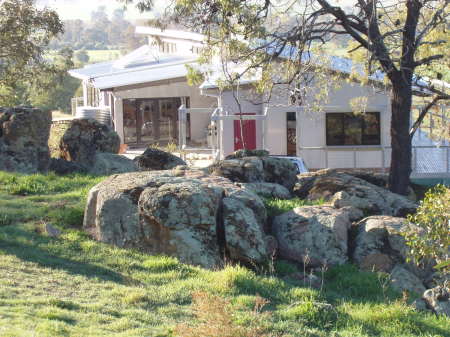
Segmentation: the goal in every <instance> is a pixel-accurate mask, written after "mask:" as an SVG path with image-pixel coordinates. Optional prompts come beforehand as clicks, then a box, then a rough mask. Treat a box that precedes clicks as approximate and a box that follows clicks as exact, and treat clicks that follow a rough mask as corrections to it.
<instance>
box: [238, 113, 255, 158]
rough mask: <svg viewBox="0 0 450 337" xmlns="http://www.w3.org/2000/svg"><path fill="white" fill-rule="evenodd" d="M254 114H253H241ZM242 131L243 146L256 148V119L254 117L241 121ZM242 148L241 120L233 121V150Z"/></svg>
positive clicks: (251, 148) (248, 148)
mask: <svg viewBox="0 0 450 337" xmlns="http://www.w3.org/2000/svg"><path fill="white" fill-rule="evenodd" d="M243 115H254V114H243ZM242 133H243V134H244V141H245V147H246V149H247V150H255V149H256V121H255V120H254V119H250V120H249V119H247V120H243V121H242ZM243 148H244V145H243V144H242V137H241V120H239V119H238V120H235V121H234V150H235V151H237V150H241V149H243Z"/></svg>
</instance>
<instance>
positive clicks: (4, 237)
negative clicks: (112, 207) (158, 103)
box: [0, 173, 450, 337]
mask: <svg viewBox="0 0 450 337" xmlns="http://www.w3.org/2000/svg"><path fill="white" fill-rule="evenodd" d="M101 179H102V178H99V177H89V176H81V175H77V176H70V177H58V176H53V175H50V176H42V175H33V176H22V175H17V174H6V173H1V174H0V193H1V194H0V214H2V215H3V214H9V215H10V216H11V220H10V221H6V222H5V223H4V224H3V225H0V336H83V337H84V336H160V337H162V336H168V337H169V336H174V334H173V332H172V331H173V329H174V327H175V326H176V325H177V324H179V323H183V322H188V323H189V322H195V318H194V316H193V311H192V294H193V292H197V291H202V292H207V293H211V294H215V295H218V296H221V297H223V298H226V299H227V300H229V301H230V303H231V305H232V308H233V311H234V313H235V317H236V324H247V322H248V319H249V317H251V313H252V311H253V307H254V305H255V302H256V301H257V299H258V296H261V297H263V298H265V299H267V300H268V301H270V302H269V303H268V304H267V305H266V306H265V309H264V312H265V313H267V314H268V316H267V318H265V320H264V324H265V326H267V327H268V329H269V335H270V336H292V337H294V336H317V337H328V336H335V337H338V336H339V337H344V336H348V337H350V336H351V337H355V336H356V337H359V336H382V337H384V336H386V337H395V336H398V337H403V336H428V337H432V336H433V337H434V336H450V334H449V332H448V326H449V325H450V319H448V318H438V317H435V316H433V315H431V314H424V313H419V312H415V311H414V310H413V309H412V307H411V306H410V305H408V304H407V303H405V301H404V300H402V297H401V295H399V294H397V293H395V292H393V291H391V290H390V289H388V288H386V287H385V286H384V278H383V275H377V274H374V273H362V272H359V271H358V270H357V269H356V268H355V267H354V266H351V265H346V266H341V267H338V268H333V269H330V270H329V271H327V272H326V273H325V275H324V280H325V281H324V287H323V290H322V291H319V290H314V289H310V288H306V287H303V284H301V282H299V281H296V280H295V279H292V278H290V277H289V274H291V273H293V272H296V271H297V267H296V266H295V265H293V264H289V263H287V262H283V261H279V262H277V263H276V264H275V265H274V269H275V272H273V273H257V272H255V271H251V270H248V269H246V268H244V267H240V266H231V265H230V266H228V267H226V268H224V269H222V270H216V271H209V270H204V269H201V268H197V267H192V266H188V265H184V264H181V263H179V262H178V260H177V259H175V258H170V257H164V256H150V255H146V254H144V253H140V252H137V251H135V250H126V249H119V248H115V247H112V246H109V245H106V244H102V243H98V242H95V241H93V240H91V239H90V238H89V237H88V236H87V235H86V234H85V233H83V232H82V231H81V230H79V229H77V228H73V227H72V226H70V225H68V224H67V223H66V222H65V221H62V220H61V221H57V217H55V216H54V215H50V214H51V211H53V210H55V211H56V212H57V213H58V214H59V215H60V216H61V217H64V216H68V217H69V218H70V216H69V215H67V214H70V210H71V209H73V208H74V209H78V208H79V207H81V205H82V204H83V203H84V202H85V197H86V193H87V190H88V189H89V188H90V187H91V186H93V185H94V184H96V183H97V182H98V181H99V180H101ZM62 202H64V203H66V204H65V207H60V205H61V203H62ZM63 214H65V215H63ZM46 217H48V218H49V219H50V220H51V221H53V222H55V225H57V226H58V227H59V228H60V229H61V230H62V231H63V235H62V236H61V237H59V238H50V237H48V236H47V235H46V234H45V233H43V232H42V225H41V221H42V219H43V218H44V219H46ZM325 302H327V303H330V304H332V305H333V309H331V310H328V309H324V308H323V307H322V306H321V304H320V303H325ZM199 337H202V335H199Z"/></svg>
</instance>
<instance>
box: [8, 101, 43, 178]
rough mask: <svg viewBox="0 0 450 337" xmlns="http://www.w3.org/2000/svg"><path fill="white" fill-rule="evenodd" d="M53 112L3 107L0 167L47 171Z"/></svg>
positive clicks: (22, 171) (9, 169)
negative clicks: (51, 113)
mask: <svg viewBox="0 0 450 337" xmlns="http://www.w3.org/2000/svg"><path fill="white" fill-rule="evenodd" d="M50 125H51V115H50V113H47V112H43V111H41V110H38V109H32V108H25V107H18V108H0V170H4V171H12V172H21V173H36V172H47V170H48V167H49V165H50V154H49V148H48V137H49V133H50Z"/></svg>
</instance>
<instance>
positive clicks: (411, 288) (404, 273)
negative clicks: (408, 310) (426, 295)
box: [389, 265, 426, 295]
mask: <svg viewBox="0 0 450 337" xmlns="http://www.w3.org/2000/svg"><path fill="white" fill-rule="evenodd" d="M389 281H390V284H391V287H392V288H393V289H395V290H397V291H399V292H403V291H407V292H408V293H410V294H416V295H421V294H423V292H424V291H425V290H426V288H425V286H424V285H423V283H422V281H421V280H420V279H419V278H418V277H417V276H416V275H415V274H413V273H412V272H410V271H409V270H408V269H407V268H406V267H405V266H402V265H396V266H395V267H394V269H392V272H391V275H390V277H389Z"/></svg>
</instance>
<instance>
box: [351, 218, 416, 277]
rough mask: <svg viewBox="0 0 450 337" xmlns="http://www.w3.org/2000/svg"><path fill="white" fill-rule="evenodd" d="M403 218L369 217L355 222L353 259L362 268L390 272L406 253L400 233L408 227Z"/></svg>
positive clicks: (402, 259)
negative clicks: (355, 232)
mask: <svg viewBox="0 0 450 337" xmlns="http://www.w3.org/2000/svg"><path fill="white" fill-rule="evenodd" d="M408 226H409V225H408V221H407V220H406V219H404V218H398V217H392V216H371V217H368V218H365V219H363V220H361V221H360V222H359V223H357V224H356V225H355V228H356V231H357V234H356V238H355V239H354V242H353V243H352V244H353V245H354V251H353V260H354V262H355V263H356V264H357V265H358V266H360V267H361V268H362V269H366V270H376V271H384V272H387V273H389V272H391V270H392V268H393V267H394V265H395V264H397V263H404V262H405V260H406V257H407V256H406V255H407V252H408V246H407V245H406V243H405V240H404V238H403V236H402V235H401V232H402V231H404V230H405V229H406V228H408Z"/></svg>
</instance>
